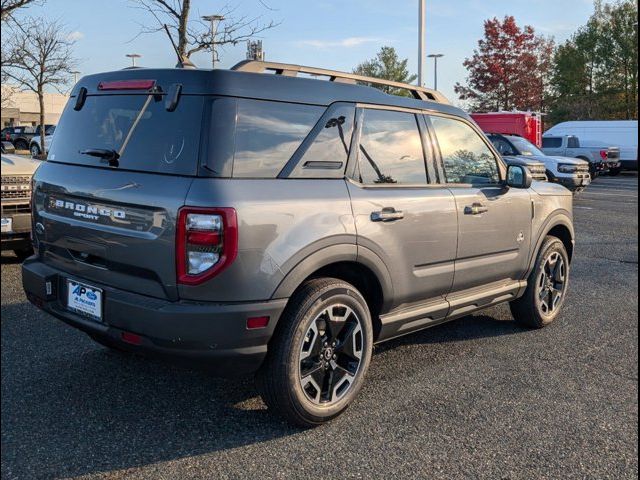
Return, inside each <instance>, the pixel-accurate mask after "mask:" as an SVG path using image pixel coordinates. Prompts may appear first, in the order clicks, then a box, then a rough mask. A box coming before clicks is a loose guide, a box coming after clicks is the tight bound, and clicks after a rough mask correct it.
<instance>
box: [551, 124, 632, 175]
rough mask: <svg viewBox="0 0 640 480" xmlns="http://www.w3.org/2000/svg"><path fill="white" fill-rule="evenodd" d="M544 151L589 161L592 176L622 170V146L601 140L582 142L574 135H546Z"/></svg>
mask: <svg viewBox="0 0 640 480" xmlns="http://www.w3.org/2000/svg"><path fill="white" fill-rule="evenodd" d="M542 151H543V152H544V153H545V154H546V155H550V156H559V157H573V158H579V159H581V160H586V161H587V162H589V169H590V172H591V177H592V178H595V177H596V176H598V175H599V174H603V173H610V174H612V175H617V174H618V173H620V170H621V163H620V148H618V147H613V146H608V145H604V144H602V145H601V144H599V142H582V143H581V142H580V139H579V138H578V137H576V136H573V135H544V136H543V137H542Z"/></svg>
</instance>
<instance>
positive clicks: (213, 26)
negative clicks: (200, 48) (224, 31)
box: [201, 15, 224, 68]
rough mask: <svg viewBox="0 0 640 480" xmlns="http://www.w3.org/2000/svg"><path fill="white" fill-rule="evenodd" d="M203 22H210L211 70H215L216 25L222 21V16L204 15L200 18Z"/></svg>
mask: <svg viewBox="0 0 640 480" xmlns="http://www.w3.org/2000/svg"><path fill="white" fill-rule="evenodd" d="M201 18H202V20H204V21H205V22H211V68H216V34H217V33H218V25H220V22H222V21H223V20H224V17H223V16H222V15H205V16H204V17H201Z"/></svg>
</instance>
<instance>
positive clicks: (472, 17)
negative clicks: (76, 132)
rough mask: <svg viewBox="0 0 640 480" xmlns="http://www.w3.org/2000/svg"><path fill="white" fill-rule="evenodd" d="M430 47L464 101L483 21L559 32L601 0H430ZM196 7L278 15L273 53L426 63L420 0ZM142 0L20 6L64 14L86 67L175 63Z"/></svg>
mask: <svg viewBox="0 0 640 480" xmlns="http://www.w3.org/2000/svg"><path fill="white" fill-rule="evenodd" d="M426 3H427V20H426V32H427V33H426V50H427V53H442V54H444V55H445V56H444V57H443V58H441V59H440V61H439V64H438V87H439V89H440V90H441V91H442V92H443V93H444V94H445V95H446V96H447V97H448V98H449V99H450V100H452V101H453V102H454V103H457V96H456V95H455V93H454V90H453V88H454V85H455V83H456V82H464V79H465V77H466V71H465V69H464V67H463V65H462V63H463V62H464V59H465V58H467V57H469V56H471V55H472V54H473V50H474V48H475V47H476V46H477V42H478V39H480V38H481V36H482V33H483V21H484V20H485V19H487V18H491V17H494V16H497V17H504V16H505V15H513V16H515V18H516V20H517V22H518V23H519V24H520V25H525V24H527V25H531V26H533V27H534V28H535V30H536V31H537V32H538V33H540V34H544V35H547V36H553V37H554V38H555V39H556V40H557V41H558V42H562V41H564V40H566V39H567V38H569V37H570V36H571V34H572V33H573V32H574V31H575V30H576V29H577V28H578V27H580V26H581V25H584V24H585V22H586V21H587V19H588V18H589V16H590V15H591V13H592V11H593V1H592V0H427V2H426ZM192 4H193V7H192V9H193V13H192V15H193V16H194V17H199V16H201V15H207V14H215V13H218V12H219V11H220V9H222V8H223V7H224V6H225V5H233V6H234V9H235V10H234V15H235V16H236V17H240V16H243V15H247V16H250V17H258V16H261V17H262V21H263V22H268V21H270V20H273V21H274V22H277V23H279V25H278V26H277V27H276V28H273V29H271V30H268V31H266V32H264V33H262V34H261V35H260V38H261V39H262V41H263V44H264V50H265V52H266V59H267V60H270V61H277V62H285V63H297V64H302V65H310V66H315V67H322V68H329V69H333V70H343V71H351V70H352V69H353V68H354V67H355V66H356V65H357V64H358V63H360V62H362V61H364V60H367V59H370V58H373V57H374V56H375V55H376V53H377V51H378V50H379V49H380V47H381V46H384V45H388V46H392V47H395V48H396V50H397V51H398V53H399V55H400V56H401V58H408V59H409V69H410V70H411V72H412V73H416V72H417V64H418V60H417V57H418V0H237V1H236V0H220V1H218V0H192ZM135 5H136V3H135V1H134V0H102V1H100V0H45V2H44V4H43V5H42V6H35V7H30V8H28V9H26V10H24V11H23V12H22V13H21V14H20V15H32V16H41V15H43V16H46V17H48V18H50V19H60V20H61V21H62V22H63V23H64V24H65V25H66V28H67V29H68V31H69V32H70V36H71V38H73V39H75V40H76V45H75V52H76V55H77V57H78V59H79V68H78V70H80V71H81V74H82V75H85V74H92V73H97V72H100V71H109V70H115V69H120V68H123V67H126V66H128V65H129V64H130V60H129V59H128V58H126V57H125V54H127V53H138V54H140V55H142V58H140V59H139V63H138V64H139V65H141V66H145V67H168V66H174V65H175V63H176V58H175V54H174V53H173V50H172V47H171V45H170V43H169V40H168V39H167V37H166V34H164V33H155V34H151V35H141V36H139V35H138V33H139V31H140V24H142V23H146V24H153V22H154V20H153V18H151V17H149V15H148V13H146V12H144V11H142V10H140V9H137V8H134V6H135ZM245 52H246V45H244V44H243V45H238V46H236V47H229V48H226V49H224V50H223V51H221V52H220V56H221V62H220V64H219V67H223V68H228V67H231V66H233V65H234V64H235V63H237V62H238V61H240V60H243V59H244V58H245ZM192 60H193V61H194V63H195V64H196V65H197V66H199V67H202V68H210V65H211V56H210V54H204V53H203V54H196V55H195V56H193V57H192ZM426 86H428V87H432V86H433V63H432V61H429V62H427V74H426Z"/></svg>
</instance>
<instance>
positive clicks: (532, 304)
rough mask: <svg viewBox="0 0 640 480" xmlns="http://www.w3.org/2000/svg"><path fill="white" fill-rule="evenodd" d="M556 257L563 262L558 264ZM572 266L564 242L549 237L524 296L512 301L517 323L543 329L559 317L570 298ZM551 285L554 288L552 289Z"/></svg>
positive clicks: (539, 253) (511, 305) (544, 243)
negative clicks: (568, 294) (550, 288)
mask: <svg viewBox="0 0 640 480" xmlns="http://www.w3.org/2000/svg"><path fill="white" fill-rule="evenodd" d="M554 259H555V260H556V262H558V261H560V260H561V261H562V263H561V264H558V263H554V262H553V261H554ZM558 267H559V268H558ZM569 267H570V265H569V255H568V254H567V249H566V248H565V246H564V244H563V243H562V241H561V240H560V239H559V238H556V237H553V236H547V238H545V240H544V242H543V244H542V247H541V248H540V252H538V257H537V259H536V264H535V268H534V269H533V272H532V273H531V275H530V276H529V279H528V281H527V289H526V291H525V293H524V295H523V296H522V297H520V298H519V299H517V300H514V301H513V302H511V303H510V304H509V306H510V307H511V313H512V314H513V318H514V319H515V321H516V322H518V323H519V324H521V325H524V326H526V327H529V328H543V327H546V326H547V325H549V324H550V323H552V322H553V321H554V320H555V319H556V318H557V317H558V315H559V314H560V311H561V310H562V306H563V305H564V302H565V300H566V297H567V290H568V287H569V270H570V268H569ZM543 274H544V276H543ZM560 278H561V279H562V281H560ZM550 285H551V286H552V290H548V288H549V286H550Z"/></svg>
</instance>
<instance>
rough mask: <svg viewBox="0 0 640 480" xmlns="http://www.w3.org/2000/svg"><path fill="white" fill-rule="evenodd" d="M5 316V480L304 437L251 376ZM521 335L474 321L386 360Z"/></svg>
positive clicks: (500, 324)
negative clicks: (216, 371)
mask: <svg viewBox="0 0 640 480" xmlns="http://www.w3.org/2000/svg"><path fill="white" fill-rule="evenodd" d="M2 317H3V319H2V347H3V348H2V393H3V395H2V444H3V448H2V450H3V454H2V457H3V458H2V464H3V466H2V470H3V477H5V476H6V477H11V478H13V477H16V478H29V477H31V478H34V477H38V478H40V477H50V476H76V475H82V474H91V473H99V472H109V471H113V470H120V469H125V468H132V467H137V466H143V465H149V464H154V463H157V462H162V461H168V460H174V459H179V458H184V457H191V456H197V455H200V454H205V453H211V452H214V451H219V450H226V449H232V448H237V447H241V446H243V445H247V444H254V443H260V442H265V441H269V440H271V439H276V438H280V437H284V436H288V435H294V434H297V433H300V432H301V431H302V430H300V429H297V428H294V427H291V426H289V425H288V424H286V423H284V422H283V421H280V420H279V419H278V418H276V417H274V416H272V415H270V414H269V412H268V411H267V410H266V407H265V406H264V404H263V403H262V401H261V400H260V399H259V397H258V394H257V392H256V390H255V387H254V384H253V381H252V379H251V378H243V379H238V380H226V379H218V378H214V377H211V376H210V375H208V374H207V373H206V372H203V371H197V370H188V369H183V368H180V367H176V366H173V365H170V364H168V363H165V362H162V361H160V360H156V359H148V358H143V357H138V356H136V355H131V354H124V353H117V352H115V351H110V350H107V349H105V348H102V347H100V346H98V345H97V344H94V343H93V342H91V341H89V340H88V339H87V338H86V337H85V336H84V334H81V333H79V332H75V331H73V330H71V329H70V327H65V326H64V325H63V324H62V323H60V322H58V321H55V320H52V319H51V318H50V317H48V316H47V315H45V314H42V313H40V312H37V311H36V310H35V309H34V308H33V307H32V306H31V305H29V304H27V303H21V304H13V305H4V306H2ZM27 324H30V325H29V326H28V330H26V328H27V327H25V325H27ZM518 332H523V330H522V329H521V328H519V327H517V326H516V325H515V324H514V323H513V322H504V321H498V320H495V319H493V318H492V317H489V316H477V317H473V318H469V317H468V318H467V319H466V321H465V319H461V320H457V321H455V322H453V323H450V324H445V325H441V326H438V327H434V328H432V329H430V330H427V331H423V332H419V333H416V334H413V335H410V336H407V337H403V338H400V339H397V340H392V341H389V342H387V343H385V344H383V345H380V346H378V347H377V348H376V353H380V352H383V351H387V350H390V349H393V348H396V347H398V346H400V345H403V344H423V343H424V344H426V343H435V342H459V341H465V340H469V339H474V338H479V337H488V336H499V335H508V334H513V333H518ZM34 339H38V342H40V344H34V341H35V340H34ZM42 339H47V342H48V343H47V344H42V343H41V342H42V341H43V340H42Z"/></svg>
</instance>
